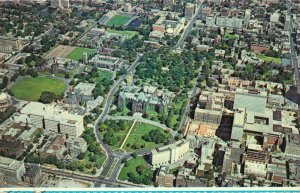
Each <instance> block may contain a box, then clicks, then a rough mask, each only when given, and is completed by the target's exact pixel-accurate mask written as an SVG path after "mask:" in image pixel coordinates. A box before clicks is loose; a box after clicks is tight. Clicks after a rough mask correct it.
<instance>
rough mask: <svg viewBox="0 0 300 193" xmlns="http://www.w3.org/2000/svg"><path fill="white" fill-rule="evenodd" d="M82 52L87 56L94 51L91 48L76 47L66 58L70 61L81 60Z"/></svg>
mask: <svg viewBox="0 0 300 193" xmlns="http://www.w3.org/2000/svg"><path fill="white" fill-rule="evenodd" d="M83 52H87V54H88V55H90V54H93V53H94V52H95V50H94V49H91V48H82V47H76V48H75V49H74V50H73V51H72V52H71V53H70V54H69V55H68V56H67V58H69V59H71V60H81V59H82V54H83Z"/></svg>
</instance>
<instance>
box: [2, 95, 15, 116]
mask: <svg viewBox="0 0 300 193" xmlns="http://www.w3.org/2000/svg"><path fill="white" fill-rule="evenodd" d="M11 105H12V100H11V97H10V96H9V95H8V94H6V93H1V94H0V112H3V111H5V110H6V109H7V107H9V106H11Z"/></svg>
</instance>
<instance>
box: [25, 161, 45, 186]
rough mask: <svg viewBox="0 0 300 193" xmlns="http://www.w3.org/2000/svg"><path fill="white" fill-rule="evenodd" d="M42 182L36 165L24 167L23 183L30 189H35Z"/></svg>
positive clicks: (38, 167)
mask: <svg viewBox="0 0 300 193" xmlns="http://www.w3.org/2000/svg"><path fill="white" fill-rule="evenodd" d="M41 180H42V170H41V167H40V165H38V164H28V165H26V173H25V175H24V182H25V183H27V184H29V186H31V187H36V186H37V185H38V184H39V183H40V182H41Z"/></svg>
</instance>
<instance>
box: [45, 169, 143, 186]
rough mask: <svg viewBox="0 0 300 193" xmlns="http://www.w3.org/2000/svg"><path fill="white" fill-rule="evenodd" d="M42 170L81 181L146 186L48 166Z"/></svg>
mask: <svg viewBox="0 0 300 193" xmlns="http://www.w3.org/2000/svg"><path fill="white" fill-rule="evenodd" d="M41 170H42V172H43V173H45V174H51V175H56V176H61V177H66V178H70V179H74V180H81V181H86V182H92V183H98V184H106V185H113V186H114V187H118V186H121V187H144V186H142V185H138V184H133V183H129V182H123V181H118V180H110V179H105V178H97V177H91V176H86V175H81V174H78V173H76V174H75V173H70V172H64V171H60V170H52V169H48V168H44V167H43V168H42V169H41Z"/></svg>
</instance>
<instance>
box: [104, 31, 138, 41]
mask: <svg viewBox="0 0 300 193" xmlns="http://www.w3.org/2000/svg"><path fill="white" fill-rule="evenodd" d="M107 32H109V33H115V34H121V35H126V36H128V38H129V39H131V38H133V37H134V36H136V35H139V32H137V31H121V30H113V29H109V30H107Z"/></svg>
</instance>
